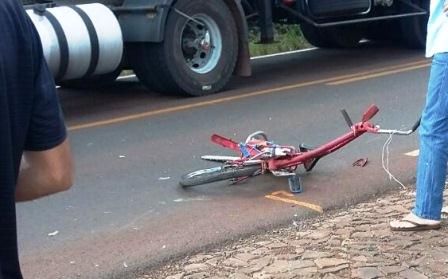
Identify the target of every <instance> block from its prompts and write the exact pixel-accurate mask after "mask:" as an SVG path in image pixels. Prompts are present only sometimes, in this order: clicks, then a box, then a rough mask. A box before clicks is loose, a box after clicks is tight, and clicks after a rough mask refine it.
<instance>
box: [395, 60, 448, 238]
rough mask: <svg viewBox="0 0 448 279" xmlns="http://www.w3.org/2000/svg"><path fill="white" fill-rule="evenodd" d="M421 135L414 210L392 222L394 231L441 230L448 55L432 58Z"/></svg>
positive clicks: (447, 156)
mask: <svg viewBox="0 0 448 279" xmlns="http://www.w3.org/2000/svg"><path fill="white" fill-rule="evenodd" d="M419 133H420V155H419V159H418V164H417V195H416V200H415V207H414V209H413V211H412V213H411V214H409V215H407V216H405V217H404V218H403V219H402V220H394V221H392V222H391V223H390V227H391V229H392V230H398V231H400V230H425V229H438V228H440V219H441V211H442V204H443V190H444V188H445V179H446V169H447V161H448V53H443V54H436V55H435V56H434V58H433V63H432V66H431V74H430V78H429V85H428V93H427V96H426V105H425V108H424V110H423V113H422V120H421V124H420V129H419Z"/></svg>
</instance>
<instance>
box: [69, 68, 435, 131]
mask: <svg viewBox="0 0 448 279" xmlns="http://www.w3.org/2000/svg"><path fill="white" fill-rule="evenodd" d="M422 63H425V64H424V65H421V64H422ZM410 65H417V66H413V67H408V66H410ZM427 65H428V63H427V62H426V61H416V62H411V63H406V64H402V65H397V66H389V67H384V68H380V69H376V70H371V71H365V72H360V73H355V74H348V75H342V76H338V77H333V78H325V79H319V80H314V81H307V82H301V83H296V84H291V85H286V86H281V87H276V88H268V89H263V90H258V91H254V92H248V93H243V94H240V95H237V96H231V97H223V98H219V99H214V100H210V101H202V102H197V103H194V104H187V105H180V106H175V107H169V108H164V109H159V110H153V111H147V112H143V113H137V114H131V115H127V116H122V117H116V118H110V119H106V120H100V121H94V122H90V123H85V124H78V125H73V126H70V127H68V130H69V131H76V130H81V129H87V128H94V127H99V126H106V125H111V124H117V123H121V122H127V121H131V120H136V119H141V118H147V117H152V116H156V115H161V114H166V113H172V112H179V111H184V110H188V109H193V108H199V107H205V106H211V105H217V104H222V103H226V102H231V101H235V100H240V99H245V98H250V97H255V96H260V95H267V94H273V93H278V92H280V91H287V90H291V89H298V88H302V87H306V86H312V85H317V84H324V83H327V84H333V82H334V83H337V82H345V83H346V82H350V81H349V80H353V81H356V80H361V79H367V78H374V77H376V76H378V75H380V74H381V75H387V74H393V73H397V72H400V70H401V72H403V71H410V70H413V69H415V68H422V67H426V66H427ZM403 66H405V67H406V68H404V69H400V68H399V67H403ZM391 69H392V70H391Z"/></svg>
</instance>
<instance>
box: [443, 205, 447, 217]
mask: <svg viewBox="0 0 448 279" xmlns="http://www.w3.org/2000/svg"><path fill="white" fill-rule="evenodd" d="M442 218H444V219H446V218H448V206H445V207H444V208H442Z"/></svg>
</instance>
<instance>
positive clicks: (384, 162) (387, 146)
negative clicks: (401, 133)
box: [381, 133, 406, 189]
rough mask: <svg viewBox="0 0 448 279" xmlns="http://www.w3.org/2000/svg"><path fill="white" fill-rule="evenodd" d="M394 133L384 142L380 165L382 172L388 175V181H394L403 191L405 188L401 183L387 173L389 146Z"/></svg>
mask: <svg viewBox="0 0 448 279" xmlns="http://www.w3.org/2000/svg"><path fill="white" fill-rule="evenodd" d="M393 135H394V133H391V134H390V135H389V138H388V139H387V140H386V142H385V143H384V145H383V152H382V153H381V165H382V166H383V169H384V171H385V172H386V173H387V174H388V175H389V180H392V179H393V180H394V181H395V182H397V183H398V184H400V185H401V187H402V188H403V189H405V188H406V187H405V186H404V185H403V183H401V182H400V181H399V180H398V179H397V178H396V177H395V176H394V175H393V174H392V173H391V172H390V171H389V145H390V143H391V142H392V137H393ZM385 153H386V160H384V159H385V158H384V154H385Z"/></svg>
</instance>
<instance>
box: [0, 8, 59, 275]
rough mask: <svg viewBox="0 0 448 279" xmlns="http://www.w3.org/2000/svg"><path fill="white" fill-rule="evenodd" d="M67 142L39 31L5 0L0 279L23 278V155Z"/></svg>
mask: <svg viewBox="0 0 448 279" xmlns="http://www.w3.org/2000/svg"><path fill="white" fill-rule="evenodd" d="M65 137H66V129H65V126H64V123H63V118H62V113H61V109H60V106H59V102H58V98H57V95H56V90H55V85H54V80H53V77H52V75H51V73H50V72H49V70H48V67H47V65H46V63H45V59H44V56H43V52H42V46H41V44H40V40H39V36H38V34H37V31H36V30H35V28H34V26H33V24H32V23H31V20H30V19H29V18H28V16H27V15H26V14H25V12H24V10H23V8H22V6H21V5H20V4H19V2H18V1H17V0H0V279H19V278H22V275H21V273H20V267H19V260H18V252H17V232H16V213H15V200H14V195H15V187H16V182H17V176H18V172H19V166H20V161H21V156H22V152H23V150H30V151H42V150H47V149H50V148H53V147H55V146H57V145H59V144H61V143H62V142H63V141H64V139H65Z"/></svg>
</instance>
